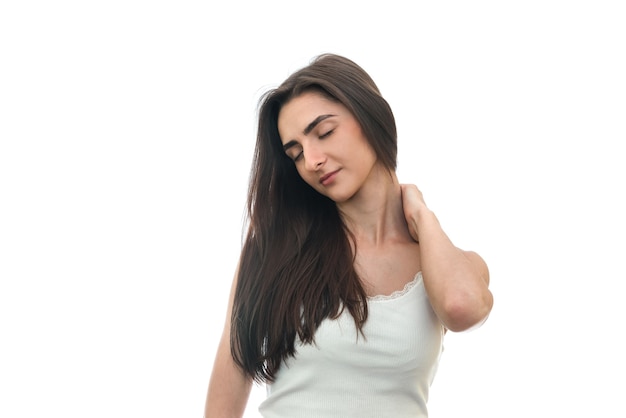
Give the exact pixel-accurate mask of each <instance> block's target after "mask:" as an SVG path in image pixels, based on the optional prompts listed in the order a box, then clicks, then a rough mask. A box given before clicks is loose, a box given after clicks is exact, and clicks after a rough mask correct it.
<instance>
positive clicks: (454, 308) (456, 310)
mask: <svg viewBox="0 0 626 418" xmlns="http://www.w3.org/2000/svg"><path fill="white" fill-rule="evenodd" d="M492 307H493V296H492V294H491V292H489V291H488V290H487V291H486V292H485V294H482V295H467V294H459V295H455V296H454V297H451V298H449V299H448V300H447V301H446V302H445V304H444V312H443V314H442V315H441V316H442V318H441V319H442V322H443V324H444V326H445V327H446V328H447V329H448V330H450V331H452V332H463V331H469V330H472V329H476V328H478V327H480V326H481V325H482V324H483V323H484V322H485V321H486V320H487V318H488V317H489V314H490V313H491V308H492Z"/></svg>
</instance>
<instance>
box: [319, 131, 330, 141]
mask: <svg viewBox="0 0 626 418" xmlns="http://www.w3.org/2000/svg"><path fill="white" fill-rule="evenodd" d="M333 131H334V129H331V130H330V131H328V132H326V133H325V134H322V135H320V136H319V139H325V138H328V137H329V136H330V134H332V133H333Z"/></svg>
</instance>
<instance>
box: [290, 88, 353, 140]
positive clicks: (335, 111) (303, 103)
mask: <svg viewBox="0 0 626 418" xmlns="http://www.w3.org/2000/svg"><path fill="white" fill-rule="evenodd" d="M346 112H347V109H346V108H345V106H343V105H342V104H341V103H339V102H335V101H332V100H330V99H328V98H327V97H325V96H324V95H322V94H320V93H317V92H305V93H302V94H301V95H299V96H296V97H294V98H292V99H291V100H289V101H288V102H287V103H285V104H284V105H283V107H282V108H281V109H280V112H279V113H278V131H279V133H280V136H281V138H283V139H291V138H286V137H287V136H299V135H301V134H302V131H303V130H304V128H305V127H306V126H307V125H308V124H310V123H311V122H312V121H313V120H314V119H315V118H317V117H318V116H320V115H328V114H332V115H337V116H341V115H343V114H345V113H346Z"/></svg>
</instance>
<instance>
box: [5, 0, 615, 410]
mask: <svg viewBox="0 0 626 418" xmlns="http://www.w3.org/2000/svg"><path fill="white" fill-rule="evenodd" d="M223 3H226V2H200V1H195V2H193V1H176V2H174V1H169V2H166V1H151V2H148V1H138V0H125V1H108V2H81V1H73V2H72V1H56V2H52V1H51V2H43V1H39V2H33V1H6V2H3V3H2V5H0V279H1V288H0V394H1V395H0V416H3V417H11V418H13V417H36V416H37V417H39V416H59V417H60V416H63V417H86V416H89V417H113V416H115V417H201V416H202V410H203V406H204V397H205V393H206V386H207V383H208V379H209V375H210V372H211V367H212V362H213V356H214V353H215V350H216V347H217V343H218V339H219V336H220V333H221V328H222V322H223V319H224V314H225V309H226V300H227V296H228V290H229V286H230V281H231V278H232V273H233V269H234V267H235V263H236V260H237V257H238V252H239V246H240V242H241V235H242V216H243V212H244V204H245V198H246V188H247V178H248V172H249V168H250V156H251V153H252V148H253V144H254V133H255V110H256V104H257V99H258V97H259V96H260V94H261V93H262V92H264V91H265V90H267V89H268V88H270V87H274V86H276V85H277V84H278V83H280V82H281V81H282V80H283V79H284V78H285V77H286V76H288V75H289V74H290V73H291V72H292V71H294V70H296V69H298V68H300V67H301V66H303V65H305V64H306V63H307V62H308V61H309V59H311V58H312V57H313V56H315V55H317V54H319V53H322V52H335V53H339V54H343V55H345V56H347V57H349V58H351V59H353V60H355V61H356V62H357V63H359V64H360V65H361V66H363V67H364V68H365V69H366V70H367V71H368V72H369V73H370V74H371V75H372V77H373V78H374V80H375V81H376V82H377V83H378V86H379V88H380V89H381V90H382V92H383V95H384V96H385V97H386V98H387V100H388V101H389V102H390V104H391V106H392V108H393V109H394V112H395V115H396V119H397V124H398V130H399V148H400V150H399V152H400V154H399V170H398V171H399V176H400V179H401V181H403V182H413V183H416V184H417V185H418V186H419V187H420V188H421V189H422V191H423V192H424V195H425V198H426V201H427V203H428V204H429V205H430V206H431V208H432V209H433V210H434V211H435V212H436V213H437V214H438V216H439V219H440V221H441V223H442V224H443V226H444V229H445V230H446V231H447V232H448V234H449V235H450V237H451V238H452V239H453V241H454V242H455V243H456V244H457V245H458V246H460V247H462V248H466V249H473V250H475V251H477V252H479V253H480V254H481V255H483V257H484V258H485V259H486V260H487V262H488V264H489V266H490V269H491V275H492V290H493V292H494V295H495V307H494V309H493V312H492V316H491V318H490V319H489V321H488V322H487V323H486V324H485V325H484V326H483V327H482V328H481V329H479V330H478V331H474V332H471V333H464V334H449V335H448V336H447V337H446V348H445V353H444V355H443V358H442V363H441V365H440V371H439V374H438V375H437V377H436V379H435V382H434V384H433V387H432V391H431V399H430V409H431V416H432V417H456V416H471V417H481V418H487V417H498V418H500V417H509V418H511V417H528V416H533V417H555V416H593V417H603V418H606V417H624V416H626V408H625V407H624V406H623V399H622V398H623V389H624V384H623V376H624V374H625V373H626V367H625V362H624V352H626V345H625V343H624V339H623V335H622V334H623V331H624V322H623V321H624V319H625V318H626V308H625V307H624V305H625V303H624V297H623V296H622V292H623V288H624V286H623V282H624V280H625V279H626V274H625V273H624V252H625V250H626V248H625V245H624V239H623V237H624V235H625V234H626V223H625V221H624V213H625V211H626V204H625V203H624V180H625V179H626V170H625V169H624V157H625V152H624V151H623V147H624V142H625V140H626V83H625V79H626V77H625V76H624V75H625V74H626V25H625V24H624V22H625V21H626V14H625V13H624V10H623V8H622V7H620V3H622V2H619V1H613V2H610V1H567V2H566V1H551V0H543V1H525V2H502V1H472V2H470V1H465V2H462V1H447V2H428V3H426V2H417V3H415V4H414V5H413V4H411V2H408V1H407V2H405V1H393V0H390V1H384V2H367V1H337V0H334V1H330V0H320V1H316V2H303V3H300V2H294V1H274V0H271V1H270V0H264V1H248V2H230V3H228V5H224V4H223ZM262 392H263V391H262V389H261V388H255V389H254V392H253V394H252V396H251V398H250V404H249V411H250V413H249V416H251V417H252V416H256V415H255V413H254V411H255V408H256V407H257V405H258V403H259V402H260V401H261V399H262V396H263V393H262Z"/></svg>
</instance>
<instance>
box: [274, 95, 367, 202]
mask: <svg viewBox="0 0 626 418" xmlns="http://www.w3.org/2000/svg"><path fill="white" fill-rule="evenodd" d="M278 131H279V134H280V138H281V141H282V143H283V148H284V150H285V153H286V154H287V155H288V156H289V158H291V159H292V160H293V162H294V164H295V165H296V169H297V170H298V173H299V174H300V176H301V177H302V179H303V180H304V181H305V182H307V183H308V184H309V185H310V186H311V187H313V188H314V189H315V190H317V191H318V192H319V193H321V194H323V195H325V196H327V197H329V198H331V199H332V200H334V201H335V202H344V201H346V200H348V199H350V198H351V197H353V196H354V195H355V194H356V193H357V192H358V191H359V190H360V189H361V188H362V187H363V185H364V184H365V182H366V181H367V179H368V177H369V176H370V174H371V172H372V170H373V169H374V167H375V166H376V163H377V158H376V153H375V152H374V150H373V149H372V147H371V146H370V145H369V143H368V141H367V139H366V138H365V136H364V135H363V132H362V130H361V126H360V125H359V123H358V122H357V120H356V119H355V118H354V116H353V115H352V113H350V111H349V110H348V109H347V108H346V107H345V106H343V105H342V104H341V103H338V102H333V101H331V100H328V99H327V98H326V97H324V96H323V95H321V94H319V93H315V92H307V93H303V94H302V95H300V96H297V97H295V98H293V99H291V100H290V101H289V102H287V103H286V104H285V105H284V106H283V107H282V109H281V110H280V113H279V114H278Z"/></svg>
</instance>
